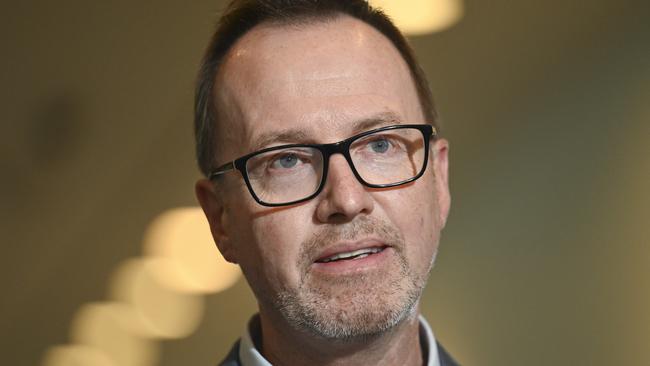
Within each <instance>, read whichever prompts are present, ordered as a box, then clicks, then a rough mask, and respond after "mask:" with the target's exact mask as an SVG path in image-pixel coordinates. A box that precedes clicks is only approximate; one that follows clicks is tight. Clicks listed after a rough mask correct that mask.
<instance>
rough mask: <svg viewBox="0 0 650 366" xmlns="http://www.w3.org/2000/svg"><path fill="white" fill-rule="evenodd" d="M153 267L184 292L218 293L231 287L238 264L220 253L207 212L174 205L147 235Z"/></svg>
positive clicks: (147, 250)
mask: <svg viewBox="0 0 650 366" xmlns="http://www.w3.org/2000/svg"><path fill="white" fill-rule="evenodd" d="M143 245H144V250H145V254H146V255H147V256H148V257H150V258H152V259H163V260H162V261H158V262H156V261H150V262H149V263H150V264H149V265H150V267H151V268H150V269H151V270H152V272H153V273H154V274H155V275H156V276H157V277H158V279H159V280H160V281H161V282H163V283H165V284H166V285H167V286H169V287H171V288H174V289H176V290H177V291H181V292H188V293H201V294H205V293H215V292H220V291H223V290H225V289H227V288H229V287H230V286H232V285H233V284H234V283H235V282H237V280H238V279H239V277H240V276H241V271H240V269H239V266H237V265H234V264H231V263H228V262H227V261H226V260H225V259H224V258H223V257H222V256H221V253H219V250H218V249H217V247H216V245H215V243H214V240H213V239H212V234H211V233H210V227H209V225H208V222H207V220H206V218H205V215H204V214H203V212H202V211H201V209H200V208H198V207H185V208H175V209H172V210H169V211H166V212H164V213H162V214H161V215H160V216H158V217H156V218H155V219H154V220H153V222H152V223H151V224H150V226H149V228H148V229H147V231H146V233H145V237H144V244H143Z"/></svg>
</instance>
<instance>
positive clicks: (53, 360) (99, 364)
mask: <svg viewBox="0 0 650 366" xmlns="http://www.w3.org/2000/svg"><path fill="white" fill-rule="evenodd" d="M41 365H42V366H119V365H117V364H115V363H114V362H113V361H112V360H111V359H110V358H109V357H108V356H107V355H106V354H105V353H104V352H103V351H102V350H100V349H97V348H94V347H91V346H86V345H81V344H75V345H66V346H55V347H51V348H50V349H49V350H47V352H46V353H45V356H44V358H43V362H42V363H41Z"/></svg>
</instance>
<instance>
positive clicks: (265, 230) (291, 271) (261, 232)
mask: <svg viewBox="0 0 650 366" xmlns="http://www.w3.org/2000/svg"><path fill="white" fill-rule="evenodd" d="M296 209H297V208H293V209H291V210H280V211H276V212H273V213H270V214H268V215H262V216H258V217H255V218H253V219H252V221H251V223H250V229H249V230H250V231H251V232H252V233H253V234H252V235H253V238H252V241H251V242H250V243H248V245H251V246H253V247H254V249H255V251H256V252H257V256H258V257H259V263H258V266H259V267H258V268H257V270H259V271H261V272H262V275H263V276H265V277H266V278H267V279H268V280H270V281H272V282H271V283H276V284H295V283H297V282H298V281H299V278H300V273H299V269H300V268H299V266H300V261H299V255H300V248H301V245H302V242H303V241H304V240H305V236H306V234H307V226H308V223H309V220H308V218H309V217H311V216H310V215H307V214H306V213H305V214H304V215H303V216H301V215H300V214H299V213H297V212H294V211H296Z"/></svg>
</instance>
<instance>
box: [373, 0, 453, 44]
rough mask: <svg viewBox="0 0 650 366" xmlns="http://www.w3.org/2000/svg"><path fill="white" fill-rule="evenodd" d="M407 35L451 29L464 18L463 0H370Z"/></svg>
mask: <svg viewBox="0 0 650 366" xmlns="http://www.w3.org/2000/svg"><path fill="white" fill-rule="evenodd" d="M369 3H370V4H371V5H372V6H374V7H377V8H381V9H383V10H384V12H385V13H386V14H387V15H388V16H389V17H390V18H391V19H392V20H393V22H394V23H395V25H396V26H397V27H398V28H399V29H400V30H401V31H402V32H404V33H405V34H407V35H423V34H427V33H433V32H439V31H441V30H444V29H446V28H449V27H451V26H452V25H454V24H455V23H456V22H458V21H459V20H460V18H462V16H463V3H462V0H370V1H369Z"/></svg>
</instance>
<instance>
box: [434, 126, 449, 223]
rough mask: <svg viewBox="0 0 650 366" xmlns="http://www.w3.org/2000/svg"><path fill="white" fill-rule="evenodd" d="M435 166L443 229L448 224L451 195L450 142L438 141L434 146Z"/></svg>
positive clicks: (439, 212)
mask: <svg viewBox="0 0 650 366" xmlns="http://www.w3.org/2000/svg"><path fill="white" fill-rule="evenodd" d="M433 165H434V170H435V185H436V195H437V199H438V210H439V211H438V214H439V215H440V216H439V219H440V224H441V228H443V227H445V224H446V223H447V216H448V215H449V208H450V206H451V195H450V193H449V142H448V141H447V140H445V139H438V140H436V142H435V143H434V145H433Z"/></svg>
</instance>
